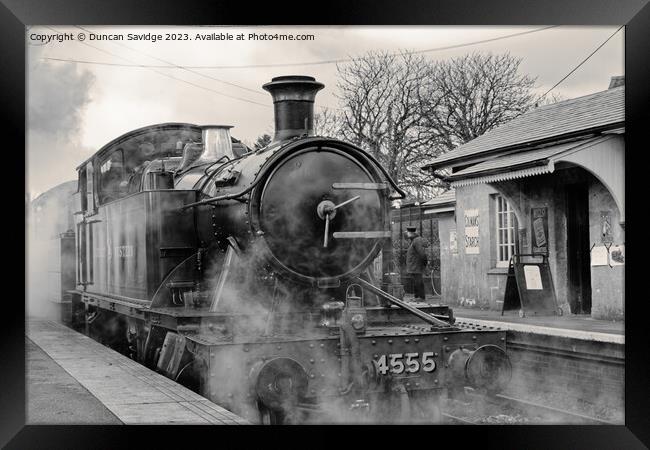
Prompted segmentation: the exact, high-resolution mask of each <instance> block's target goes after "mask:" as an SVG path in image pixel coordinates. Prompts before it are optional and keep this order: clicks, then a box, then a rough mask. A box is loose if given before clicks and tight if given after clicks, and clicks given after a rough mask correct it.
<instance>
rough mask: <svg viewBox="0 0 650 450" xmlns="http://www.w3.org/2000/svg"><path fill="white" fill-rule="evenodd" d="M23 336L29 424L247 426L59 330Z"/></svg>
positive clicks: (30, 326) (36, 328) (44, 324)
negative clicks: (25, 344) (25, 351)
mask: <svg viewBox="0 0 650 450" xmlns="http://www.w3.org/2000/svg"><path fill="white" fill-rule="evenodd" d="M26 331H27V338H28V343H27V344H28V346H27V353H28V367H27V397H28V413H27V420H28V423H30V424H35V423H39V424H45V423H51V424H54V423H57V424H60V423H63V422H65V423H70V424H72V423H79V424H80V423H84V424H89V423H93V424H115V423H123V424H160V425H171V424H188V425H200V424H204V425H237V424H247V423H248V422H247V421H246V420H244V419H242V418H241V417H239V416H237V415H236V414H234V413H232V412H230V411H228V410H226V409H225V408H222V407H221V406H219V405H216V404H215V403H213V402H211V401H209V400H207V399H206V398H204V397H201V396H200V395H198V394H196V393H195V392H193V391H190V390H189V389H187V388H185V387H183V386H181V385H179V384H178V383H176V382H174V381H173V380H170V379H168V378H166V377H164V376H163V375H161V374H158V373H156V372H153V371H151V370H149V369H148V368H146V367H144V366H142V365H141V364H139V363H137V362H135V361H133V360H131V359H129V358H127V357H126V356H123V355H121V354H119V353H117V352H116V351H114V350H111V349H110V348H108V347H105V346H103V345H101V344H100V343H98V342H95V341H94V340H92V339H90V338H89V337H87V336H84V335H82V334H80V333H77V332H75V331H73V330H71V329H69V328H67V327H65V326H63V325H61V324H58V323H55V322H51V321H31V320H30V321H28V322H27V324H26ZM64 372H65V373H64ZM66 374H67V376H66ZM48 379H49V381H48ZM46 383H50V385H49V386H46V385H45V384H46ZM48 404H49V406H47V405H48ZM34 408H35V409H34ZM64 416H67V417H64Z"/></svg>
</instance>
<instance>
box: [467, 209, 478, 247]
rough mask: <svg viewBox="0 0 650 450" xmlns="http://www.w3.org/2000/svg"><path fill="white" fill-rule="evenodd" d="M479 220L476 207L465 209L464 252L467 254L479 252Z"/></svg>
mask: <svg viewBox="0 0 650 450" xmlns="http://www.w3.org/2000/svg"><path fill="white" fill-rule="evenodd" d="M478 233H479V221H478V209H466V210H465V253H466V254H468V255H478V254H479V242H478V236H479V234H478Z"/></svg>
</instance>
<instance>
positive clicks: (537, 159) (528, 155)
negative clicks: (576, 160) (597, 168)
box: [449, 138, 602, 180]
mask: <svg viewBox="0 0 650 450" xmlns="http://www.w3.org/2000/svg"><path fill="white" fill-rule="evenodd" d="M601 139H602V138H590V139H580V140H578V141H571V142H568V143H565V144H559V145H550V146H546V147H542V148H538V149H536V150H530V151H527V152H518V153H514V154H511V155H505V156H497V157H495V158H492V159H488V160H487V161H483V162H481V163H478V164H475V165H473V166H470V167H468V168H466V169H463V170H459V171H458V172H454V173H453V174H451V175H450V176H449V178H450V179H452V180H453V179H457V178H464V177H467V176H470V175H471V176H475V175H478V174H482V173H487V172H490V173H493V172H497V171H504V170H508V171H511V170H515V169H517V168H521V167H523V166H530V165H533V164H535V163H544V162H545V161H546V160H547V159H548V158H550V157H551V156H554V155H557V154H559V153H562V152H564V151H566V150H570V149H573V148H577V147H579V146H583V145H584V144H588V143H592V142H594V141H597V140H601Z"/></svg>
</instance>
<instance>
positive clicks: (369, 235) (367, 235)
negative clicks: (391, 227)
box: [332, 231, 390, 239]
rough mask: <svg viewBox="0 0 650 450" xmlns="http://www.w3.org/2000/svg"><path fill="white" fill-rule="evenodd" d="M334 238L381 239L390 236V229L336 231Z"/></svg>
mask: <svg viewBox="0 0 650 450" xmlns="http://www.w3.org/2000/svg"><path fill="white" fill-rule="evenodd" d="M332 236H333V237H334V239H359V238H360V239H381V238H389V237H390V231H335V232H334V233H333V234H332Z"/></svg>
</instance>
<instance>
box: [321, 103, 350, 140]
mask: <svg viewBox="0 0 650 450" xmlns="http://www.w3.org/2000/svg"><path fill="white" fill-rule="evenodd" d="M342 123H343V121H342V114H341V112H340V111H339V110H337V109H332V108H323V109H321V111H319V112H318V113H316V114H314V133H315V134H316V135H318V136H325V137H331V138H340V137H341V135H342Z"/></svg>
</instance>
